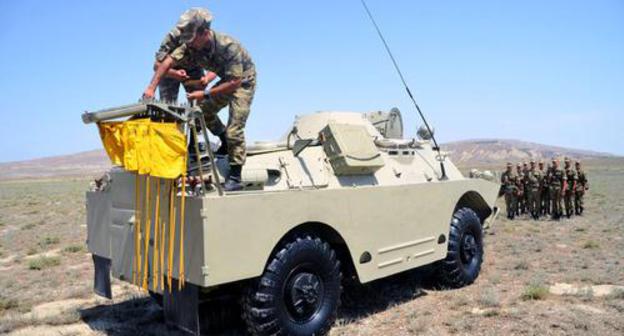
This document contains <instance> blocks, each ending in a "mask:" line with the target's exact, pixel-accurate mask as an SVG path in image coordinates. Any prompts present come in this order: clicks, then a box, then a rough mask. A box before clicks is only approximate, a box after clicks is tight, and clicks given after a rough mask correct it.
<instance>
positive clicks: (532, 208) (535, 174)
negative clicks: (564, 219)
mask: <svg viewBox="0 0 624 336" xmlns="http://www.w3.org/2000/svg"><path fill="white" fill-rule="evenodd" d="M526 176H527V184H526V185H527V189H526V190H525V192H526V193H527V194H528V211H529V214H530V215H531V216H532V217H533V218H534V219H537V218H539V214H540V183H541V180H542V174H541V173H540V171H539V170H537V169H535V165H533V167H532V169H531V170H529V172H528V173H527V175H526Z"/></svg>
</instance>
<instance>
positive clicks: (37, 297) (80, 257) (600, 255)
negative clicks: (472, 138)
mask: <svg viewBox="0 0 624 336" xmlns="http://www.w3.org/2000/svg"><path fill="white" fill-rule="evenodd" d="M586 170H587V173H588V177H589V180H590V190H589V192H588V194H587V198H586V211H585V214H584V215H583V216H580V217H573V218H571V219H563V220H561V221H552V220H548V219H541V220H539V221H533V220H529V219H528V218H526V217H522V218H520V219H516V220H513V221H510V220H507V219H506V218H505V215H504V213H503V212H501V215H500V216H499V217H498V221H497V222H496V224H495V225H494V226H493V227H492V228H491V229H489V230H488V231H487V234H486V238H485V244H486V246H485V251H486V252H485V253H486V255H485V261H484V264H483V267H482V272H481V275H480V276H479V278H478V279H477V281H476V282H475V283H474V284H472V285H470V286H468V287H465V288H461V289H456V290H440V289H435V288H433V287H432V286H431V285H429V283H428V281H427V279H426V275H427V272H426V271H425V270H416V271H411V272H407V273H404V274H400V275H398V276H394V277H392V278H389V279H384V280H380V281H375V282H373V283H371V284H367V285H365V286H355V287H353V288H347V290H348V294H346V295H345V296H344V299H343V305H342V308H341V309H340V312H339V316H338V320H337V322H336V324H335V326H334V328H333V329H332V331H331V335H332V336H337V335H420V334H422V335H623V334H624V290H623V289H622V288H623V287H621V286H624V267H623V265H622V264H623V263H624V159H609V160H601V161H595V162H591V163H589V164H588V165H587V167H586ZM89 182H90V179H86V178H63V179H48V180H42V179H35V180H17V181H15V180H13V181H2V182H0V334H8V335H162V334H165V333H168V334H171V335H181V333H180V332H178V331H175V330H170V329H167V327H166V326H165V325H164V323H163V319H162V315H161V310H160V308H159V306H158V305H157V304H156V303H155V302H153V301H152V300H151V299H150V298H149V296H147V295H146V294H145V293H142V292H141V291H139V290H136V289H134V288H133V287H132V286H129V285H126V284H123V283H121V282H114V287H113V295H114V297H115V298H114V300H106V299H103V298H99V297H97V296H95V295H94V294H92V285H93V279H92V277H93V266H92V262H91V257H90V255H89V254H88V252H87V250H86V247H85V239H86V226H85V206H84V191H85V190H87V188H88V185H89ZM499 206H500V207H502V208H504V204H503V202H502V199H499ZM221 334H223V335H244V328H243V327H242V325H241V322H240V321H238V320H234V321H232V323H231V325H230V326H229V327H227V328H226V329H225V330H224V331H222V332H221Z"/></svg>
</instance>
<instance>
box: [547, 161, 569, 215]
mask: <svg viewBox="0 0 624 336" xmlns="http://www.w3.org/2000/svg"><path fill="white" fill-rule="evenodd" d="M566 179H567V177H566V175H565V173H564V172H563V170H562V169H561V168H556V169H555V167H553V168H551V169H550V172H549V173H548V180H549V182H550V201H551V202H552V215H553V217H555V218H559V217H561V214H562V212H561V188H562V187H563V184H564V181H565V180H566Z"/></svg>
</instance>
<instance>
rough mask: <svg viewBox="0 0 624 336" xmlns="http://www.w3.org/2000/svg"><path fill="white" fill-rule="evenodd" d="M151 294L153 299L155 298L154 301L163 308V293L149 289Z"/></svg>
mask: <svg viewBox="0 0 624 336" xmlns="http://www.w3.org/2000/svg"><path fill="white" fill-rule="evenodd" d="M149 295H150V297H151V298H152V300H154V303H156V304H157V305H158V306H159V307H160V308H162V306H163V296H162V294H159V293H156V292H152V291H149Z"/></svg>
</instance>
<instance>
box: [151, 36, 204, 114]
mask: <svg viewBox="0 0 624 336" xmlns="http://www.w3.org/2000/svg"><path fill="white" fill-rule="evenodd" d="M180 34H181V33H180V29H178V28H177V27H175V28H173V29H172V30H171V31H170V32H169V33H167V35H165V38H164V39H163V41H162V43H161V44H160V48H158V51H157V52H156V61H158V62H162V61H164V60H165V58H166V57H167V55H169V54H171V53H172V52H173V51H174V50H176V49H177V48H178V47H180V46H181V45H182V43H181V41H180ZM173 69H174V70H179V69H182V70H185V71H186V74H187V75H188V76H189V79H190V80H199V79H201V78H202V76H203V75H204V70H203V69H202V68H201V67H199V66H193V65H190V66H187V67H184V66H180V67H174V68H173ZM182 85H183V86H184V90H185V91H186V92H193V91H196V90H202V89H203V88H202V87H198V86H193V85H187V84H184V83H182ZM179 91H180V81H179V80H177V79H175V78H171V77H166V76H165V77H163V78H162V79H161V80H160V83H159V84H158V92H159V94H160V100H164V101H167V102H176V101H177V100H178V92H179Z"/></svg>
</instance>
